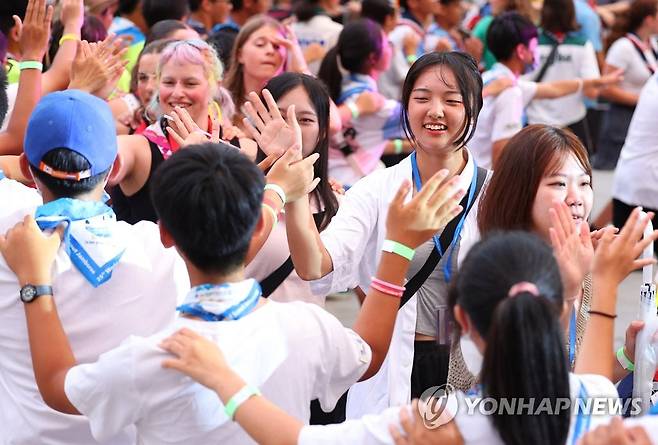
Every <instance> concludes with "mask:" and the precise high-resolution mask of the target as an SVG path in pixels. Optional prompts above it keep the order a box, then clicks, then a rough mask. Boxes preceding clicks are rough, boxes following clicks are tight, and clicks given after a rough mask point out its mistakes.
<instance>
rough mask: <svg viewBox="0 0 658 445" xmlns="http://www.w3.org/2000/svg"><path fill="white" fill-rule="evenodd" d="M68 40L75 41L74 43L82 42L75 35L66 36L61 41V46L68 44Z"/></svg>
mask: <svg viewBox="0 0 658 445" xmlns="http://www.w3.org/2000/svg"><path fill="white" fill-rule="evenodd" d="M67 40H73V41H76V42H77V41H78V40H80V37H78V36H77V35H75V34H64V35H63V36H62V38H61V39H59V45H60V46H61V45H62V43H64V42H66V41H67Z"/></svg>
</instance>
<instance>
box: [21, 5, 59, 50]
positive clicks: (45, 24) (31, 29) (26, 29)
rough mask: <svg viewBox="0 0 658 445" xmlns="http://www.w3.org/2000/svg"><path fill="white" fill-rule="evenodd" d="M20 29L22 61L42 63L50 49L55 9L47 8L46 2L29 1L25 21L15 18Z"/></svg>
mask: <svg viewBox="0 0 658 445" xmlns="http://www.w3.org/2000/svg"><path fill="white" fill-rule="evenodd" d="M13 19H14V23H15V24H16V26H17V27H18V33H19V35H20V38H19V40H18V45H19V47H20V49H21V54H22V60H34V61H37V62H41V60H43V56H44V55H45V54H46V50H47V49H48V41H49V39H50V24H51V22H52V20H53V7H52V6H50V5H49V6H46V0H29V1H28V2H27V9H26V10H25V20H24V21H21V19H20V17H18V16H17V15H14V16H13Z"/></svg>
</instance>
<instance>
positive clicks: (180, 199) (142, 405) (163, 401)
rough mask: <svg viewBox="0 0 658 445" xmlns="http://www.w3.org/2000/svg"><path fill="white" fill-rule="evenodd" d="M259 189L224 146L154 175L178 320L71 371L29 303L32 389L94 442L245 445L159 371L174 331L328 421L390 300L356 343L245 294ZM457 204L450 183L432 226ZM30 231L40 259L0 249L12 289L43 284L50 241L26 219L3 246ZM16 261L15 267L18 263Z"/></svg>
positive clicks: (50, 323)
mask: <svg viewBox="0 0 658 445" xmlns="http://www.w3.org/2000/svg"><path fill="white" fill-rule="evenodd" d="M442 173H444V172H442ZM443 177H445V174H443V175H442V176H439V175H437V178H436V179H435V181H434V182H433V183H432V185H431V187H430V183H428V188H429V190H430V191H428V192H426V194H431V193H432V190H435V191H436V190H437V189H439V184H440V180H441V179H443ZM263 186H264V182H263V176H262V173H261V172H260V171H259V170H258V168H257V167H256V166H255V165H254V164H253V163H252V162H251V161H249V160H248V159H247V158H246V157H244V156H243V155H242V154H240V153H238V152H237V151H235V150H233V149H231V148H229V147H227V146H224V145H214V144H206V145H199V146H192V147H188V149H186V150H181V151H179V152H177V153H176V154H174V155H173V156H172V157H171V159H169V160H168V161H167V162H166V163H165V164H163V166H162V167H161V168H160V169H159V170H158V172H157V173H156V175H155V177H154V182H153V190H154V191H157V193H153V195H152V198H153V200H154V206H155V208H156V211H157V213H158V216H159V218H160V233H161V238H162V241H163V243H164V244H165V245H166V246H175V247H176V249H177V250H178V251H179V252H180V253H181V255H182V257H183V258H184V259H185V262H186V266H187V268H188V272H189V276H190V281H191V284H192V286H194V287H193V288H192V289H191V291H190V292H189V293H188V294H187V295H186V296H185V299H184V301H183V304H182V305H181V306H179V310H180V311H181V315H182V316H181V317H180V318H179V319H178V320H177V321H176V323H174V324H173V325H171V326H170V327H169V328H168V329H165V330H163V331H161V332H160V333H158V334H156V335H154V336H152V337H149V338H137V337H131V338H130V339H128V340H127V341H126V342H124V343H123V344H122V345H121V346H120V347H118V348H116V349H114V350H112V351H110V352H108V353H106V354H104V355H102V356H101V357H100V359H99V360H98V361H97V362H95V363H88V364H81V365H77V364H76V359H75V357H74V356H73V354H72V352H71V349H70V347H69V345H68V341H67V338H66V335H65V333H64V331H63V330H62V327H61V325H60V322H59V319H58V317H57V314H56V311H55V310H53V309H54V305H53V297H52V296H50V295H47V294H46V295H44V296H43V297H41V298H39V299H36V300H35V301H34V302H29V303H28V302H26V305H25V310H26V316H27V324H28V328H29V332H30V344H31V345H32V353H33V356H32V359H33V360H32V361H33V364H34V371H35V376H36V380H37V382H38V384H39V388H40V391H41V392H42V395H43V397H44V400H45V401H46V402H47V403H48V404H49V405H50V406H51V407H53V408H55V409H57V410H59V411H62V412H65V413H69V414H84V415H86V416H87V417H88V418H89V421H90V424H91V429H92V433H93V435H94V436H95V437H96V438H97V439H103V438H105V437H108V436H111V435H112V434H114V433H115V432H116V431H120V430H122V429H123V428H125V427H127V426H130V425H135V426H136V427H137V433H138V436H139V439H138V441H139V443H144V444H150V443H157V444H161V443H165V442H166V443H180V444H189V443H231V444H236V443H253V442H252V441H251V439H249V438H248V436H247V435H246V433H244V432H243V431H242V430H241V429H240V428H239V427H238V426H237V424H233V423H232V422H229V420H230V419H231V416H232V413H231V408H230V406H229V407H228V408H226V409H225V407H223V405H222V404H221V403H220V402H219V400H218V399H217V397H216V396H215V395H214V394H213V393H212V392H210V391H208V390H207V389H205V388H203V387H201V386H200V385H198V384H196V383H193V382H191V381H190V380H189V379H186V378H183V377H181V376H180V375H179V374H178V373H176V372H172V371H167V370H162V369H161V361H162V360H163V359H164V358H166V357H167V355H166V353H165V352H164V351H162V350H161V349H160V348H159V347H158V344H159V342H160V341H161V339H162V338H164V337H166V336H167V335H169V334H170V333H171V332H172V331H173V330H174V329H177V328H180V327H189V328H192V329H195V330H198V331H201V332H204V334H205V335H206V336H208V337H210V338H212V339H213V340H214V341H216V342H217V343H218V345H220V346H221V347H222V348H223V349H224V350H225V351H226V352H227V356H228V357H229V360H230V362H231V363H232V366H235V367H236V369H240V371H241V372H242V373H243V375H244V376H245V377H246V378H247V380H248V381H249V382H250V383H251V384H252V385H255V386H257V387H258V388H260V390H261V391H262V392H263V394H267V395H268V396H269V397H271V398H272V400H276V401H277V403H278V404H279V405H280V406H282V407H283V408H284V409H286V411H287V412H289V413H290V414H292V415H294V416H296V417H297V418H300V419H304V420H307V419H308V416H309V402H310V400H311V399H314V398H318V399H319V400H320V403H321V405H322V407H323V409H325V410H330V409H332V408H333V406H334V404H335V403H336V401H337V400H338V398H339V397H340V396H341V395H342V394H343V392H344V391H345V390H346V389H347V388H348V387H349V386H350V385H351V384H352V383H354V382H355V381H356V380H358V379H359V378H368V377H370V376H371V375H373V374H374V373H375V372H376V371H377V369H378V368H379V366H380V365H381V363H382V361H383V359H384V357H385V355H386V352H387V349H388V343H389V341H390V338H391V334H392V329H393V325H394V321H395V317H396V314H397V309H398V307H399V299H398V298H391V297H390V296H389V295H386V294H384V295H382V294H381V293H378V292H374V295H372V296H370V297H368V298H367V299H366V302H365V303H364V311H363V313H362V315H361V317H360V319H359V320H357V323H356V325H355V329H356V330H357V331H358V332H359V333H360V334H361V335H362V336H363V337H364V338H365V339H366V340H367V342H368V343H366V341H364V340H362V339H361V337H359V335H357V334H356V333H355V332H353V331H352V330H349V329H345V328H343V327H342V325H341V324H340V322H339V321H338V320H337V319H336V318H334V317H333V316H332V315H330V314H328V313H327V312H325V311H324V310H322V309H321V308H319V307H317V306H315V305H312V304H307V303H302V302H293V303H276V302H271V301H270V302H268V301H267V300H264V299H262V298H261V297H260V287H259V286H258V284H257V283H256V282H255V281H254V280H245V279H244V259H245V255H246V252H247V249H248V246H249V242H250V239H251V237H252V235H253V232H254V231H255V232H259V231H261V230H263V219H262V215H261V205H262V202H263V201H262V199H263ZM408 189H409V187H408V185H407V188H406V189H404V190H402V191H403V192H405V193H406V192H407V191H408ZM455 190H456V185H455V184H454V181H453V182H451V183H448V184H446V185H444V186H441V188H440V189H439V192H441V193H442V196H440V197H438V198H437V199H435V200H434V201H433V202H434V204H433V205H434V206H435V208H434V212H435V213H436V215H440V214H443V216H442V219H441V220H442V221H443V220H446V222H447V220H448V219H449V216H450V215H451V214H452V213H453V212H454V211H455V210H456V209H457V204H458V201H459V199H461V194H455ZM437 193H438V192H437ZM453 195H454V196H453ZM403 196H404V194H400V197H403ZM432 196H433V195H432ZM302 199H307V198H306V197H303V198H302ZM444 204H445V205H444ZM437 209H438V210H439V211H438V212H437ZM435 213H432V215H434V214H435ZM414 215H417V216H416V219H417V220H418V221H417V224H416V225H421V226H423V227H425V226H426V225H427V224H428V223H427V222H426V221H427V220H428V218H427V216H426V215H422V214H421V213H418V212H416V213H414ZM437 217H438V216H437ZM430 220H432V218H430ZM413 222H414V221H411V223H413ZM403 223H404V225H405V227H404V229H399V228H398V230H397V231H393V233H398V234H399V233H401V232H405V233H406V232H410V233H412V234H414V233H416V232H414V231H413V229H415V228H416V227H413V226H412V227H411V228H410V229H407V227H406V225H407V224H409V223H410V221H404V220H403ZM400 224H402V223H400ZM26 229H27V230H28V231H30V230H31V233H29V234H28V237H29V236H32V238H33V239H34V238H40V240H41V241H42V244H41V247H38V248H36V249H34V248H32V247H30V246H25V245H24V246H18V247H17V246H15V245H14V246H12V247H7V243H6V241H5V240H2V239H0V249H1V250H2V252H3V255H5V256H6V257H7V258H8V261H9V262H10V263H11V264H12V266H13V267H14V270H15V271H16V272H17V274H18V276H19V280H20V281H21V283H22V284H26V283H37V284H40V285H44V284H48V283H49V282H50V281H49V280H50V273H49V267H50V261H51V258H52V257H53V256H54V252H55V251H56V249H57V245H58V241H57V237H56V236H55V235H53V236H51V237H49V238H47V239H44V238H43V236H42V235H40V234H39V233H38V231H36V230H35V229H34V222H33V221H31V220H30V219H29V218H28V219H26V220H25V222H24V223H23V224H19V225H18V226H17V228H16V229H13V230H12V231H10V232H9V234H8V235H7V238H8V239H10V240H11V239H15V238H16V233H21V232H23V233H25V231H26ZM435 230H436V224H434V225H430V226H429V228H428V229H427V230H426V231H425V232H427V233H428V236H430V235H431V234H432V233H434V231H435ZM394 239H395V238H394ZM37 249H38V252H37V253H34V254H30V253H31V251H32V252H33V251H34V250H37ZM18 250H21V251H22V252H24V254H21V255H16V252H17V251H18ZM386 261H388V262H389V266H388V267H389V268H390V269H391V270H394V273H395V274H396V280H397V281H400V282H402V280H403V279H404V271H402V272H399V271H398V269H402V268H398V267H396V266H397V264H399V263H401V264H404V262H405V261H408V260H405V258H402V257H398V256H397V255H394V254H391V255H389V256H388V257H387V259H386ZM19 263H20V264H19ZM383 264H384V263H383ZM17 265H18V266H17ZM21 267H23V269H21ZM382 267H384V266H382ZM397 275H399V276H397ZM386 278H387V277H384V279H386ZM156 288H159V286H156ZM51 292H52V290H51ZM55 299H58V297H57V296H56V297H55ZM58 304H59V302H58ZM371 348H372V349H371ZM243 395H244V394H243ZM247 396H248V394H247ZM236 397H237V398H238V399H239V398H240V397H241V396H236ZM238 402H239V400H236V403H238ZM227 405H231V403H228V404H227Z"/></svg>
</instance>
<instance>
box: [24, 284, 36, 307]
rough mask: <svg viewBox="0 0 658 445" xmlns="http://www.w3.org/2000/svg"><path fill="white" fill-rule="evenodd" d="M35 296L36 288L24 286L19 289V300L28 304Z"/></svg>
mask: <svg viewBox="0 0 658 445" xmlns="http://www.w3.org/2000/svg"><path fill="white" fill-rule="evenodd" d="M36 294H37V288H36V287H34V286H31V285H27V286H24V287H23V288H21V300H22V301H24V302H26V303H29V302H30V301H32V300H34V296H35V295H36Z"/></svg>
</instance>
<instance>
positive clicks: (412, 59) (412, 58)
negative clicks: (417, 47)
mask: <svg viewBox="0 0 658 445" xmlns="http://www.w3.org/2000/svg"><path fill="white" fill-rule="evenodd" d="M416 60H418V56H417V55H415V54H409V55H408V56H407V62H408V63H409V65H413V64H414V63H415V62H416Z"/></svg>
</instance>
